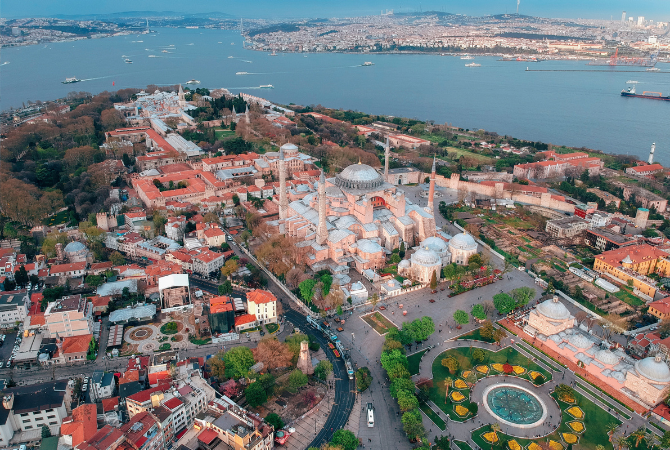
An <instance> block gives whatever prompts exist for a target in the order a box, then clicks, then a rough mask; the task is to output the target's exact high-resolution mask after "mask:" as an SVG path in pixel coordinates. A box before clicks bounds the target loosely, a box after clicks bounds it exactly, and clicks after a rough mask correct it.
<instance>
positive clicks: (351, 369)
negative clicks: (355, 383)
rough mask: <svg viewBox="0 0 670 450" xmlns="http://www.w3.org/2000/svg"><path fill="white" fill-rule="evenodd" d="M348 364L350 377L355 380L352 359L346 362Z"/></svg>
mask: <svg viewBox="0 0 670 450" xmlns="http://www.w3.org/2000/svg"><path fill="white" fill-rule="evenodd" d="M346 366H347V374H348V375H349V379H350V380H353V379H354V369H353V367H351V361H347V362H346Z"/></svg>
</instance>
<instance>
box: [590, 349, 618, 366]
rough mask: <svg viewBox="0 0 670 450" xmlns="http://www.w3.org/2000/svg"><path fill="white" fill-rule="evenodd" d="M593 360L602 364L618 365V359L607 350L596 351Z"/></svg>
mask: <svg viewBox="0 0 670 450" xmlns="http://www.w3.org/2000/svg"><path fill="white" fill-rule="evenodd" d="M595 358H596V359H597V360H598V361H600V362H601V363H603V364H607V365H610V366H616V365H617V364H618V363H619V357H618V356H616V355H615V354H614V353H612V352H611V351H609V350H598V351H597V352H596V354H595Z"/></svg>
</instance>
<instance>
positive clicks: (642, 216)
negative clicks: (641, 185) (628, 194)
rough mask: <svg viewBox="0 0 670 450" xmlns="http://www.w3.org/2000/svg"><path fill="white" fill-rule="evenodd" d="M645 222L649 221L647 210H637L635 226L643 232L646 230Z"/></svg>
mask: <svg viewBox="0 0 670 450" xmlns="http://www.w3.org/2000/svg"><path fill="white" fill-rule="evenodd" d="M647 220H649V210H648V209H647V208H638V209H637V214H635V226H636V227H638V228H642V229H643V230H644V229H645V228H647Z"/></svg>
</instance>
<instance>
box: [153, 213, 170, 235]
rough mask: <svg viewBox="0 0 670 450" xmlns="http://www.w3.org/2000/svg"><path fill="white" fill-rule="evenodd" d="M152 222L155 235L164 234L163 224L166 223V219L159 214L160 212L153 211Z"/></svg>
mask: <svg viewBox="0 0 670 450" xmlns="http://www.w3.org/2000/svg"><path fill="white" fill-rule="evenodd" d="M152 220H153V222H154V228H155V229H156V234H163V233H164V232H165V224H166V223H167V217H165V216H164V215H163V214H161V212H160V210H158V209H157V210H155V211H154V215H153V217H152Z"/></svg>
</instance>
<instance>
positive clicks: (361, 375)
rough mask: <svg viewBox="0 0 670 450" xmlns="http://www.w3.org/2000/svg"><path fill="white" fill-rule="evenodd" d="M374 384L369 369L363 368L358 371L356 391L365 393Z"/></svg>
mask: <svg viewBox="0 0 670 450" xmlns="http://www.w3.org/2000/svg"><path fill="white" fill-rule="evenodd" d="M371 384H372V374H371V373H370V369H368V368H367V367H361V368H360V369H358V370H357V371H356V389H357V390H358V392H363V391H365V390H366V389H367V388H369V387H370V385H371Z"/></svg>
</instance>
